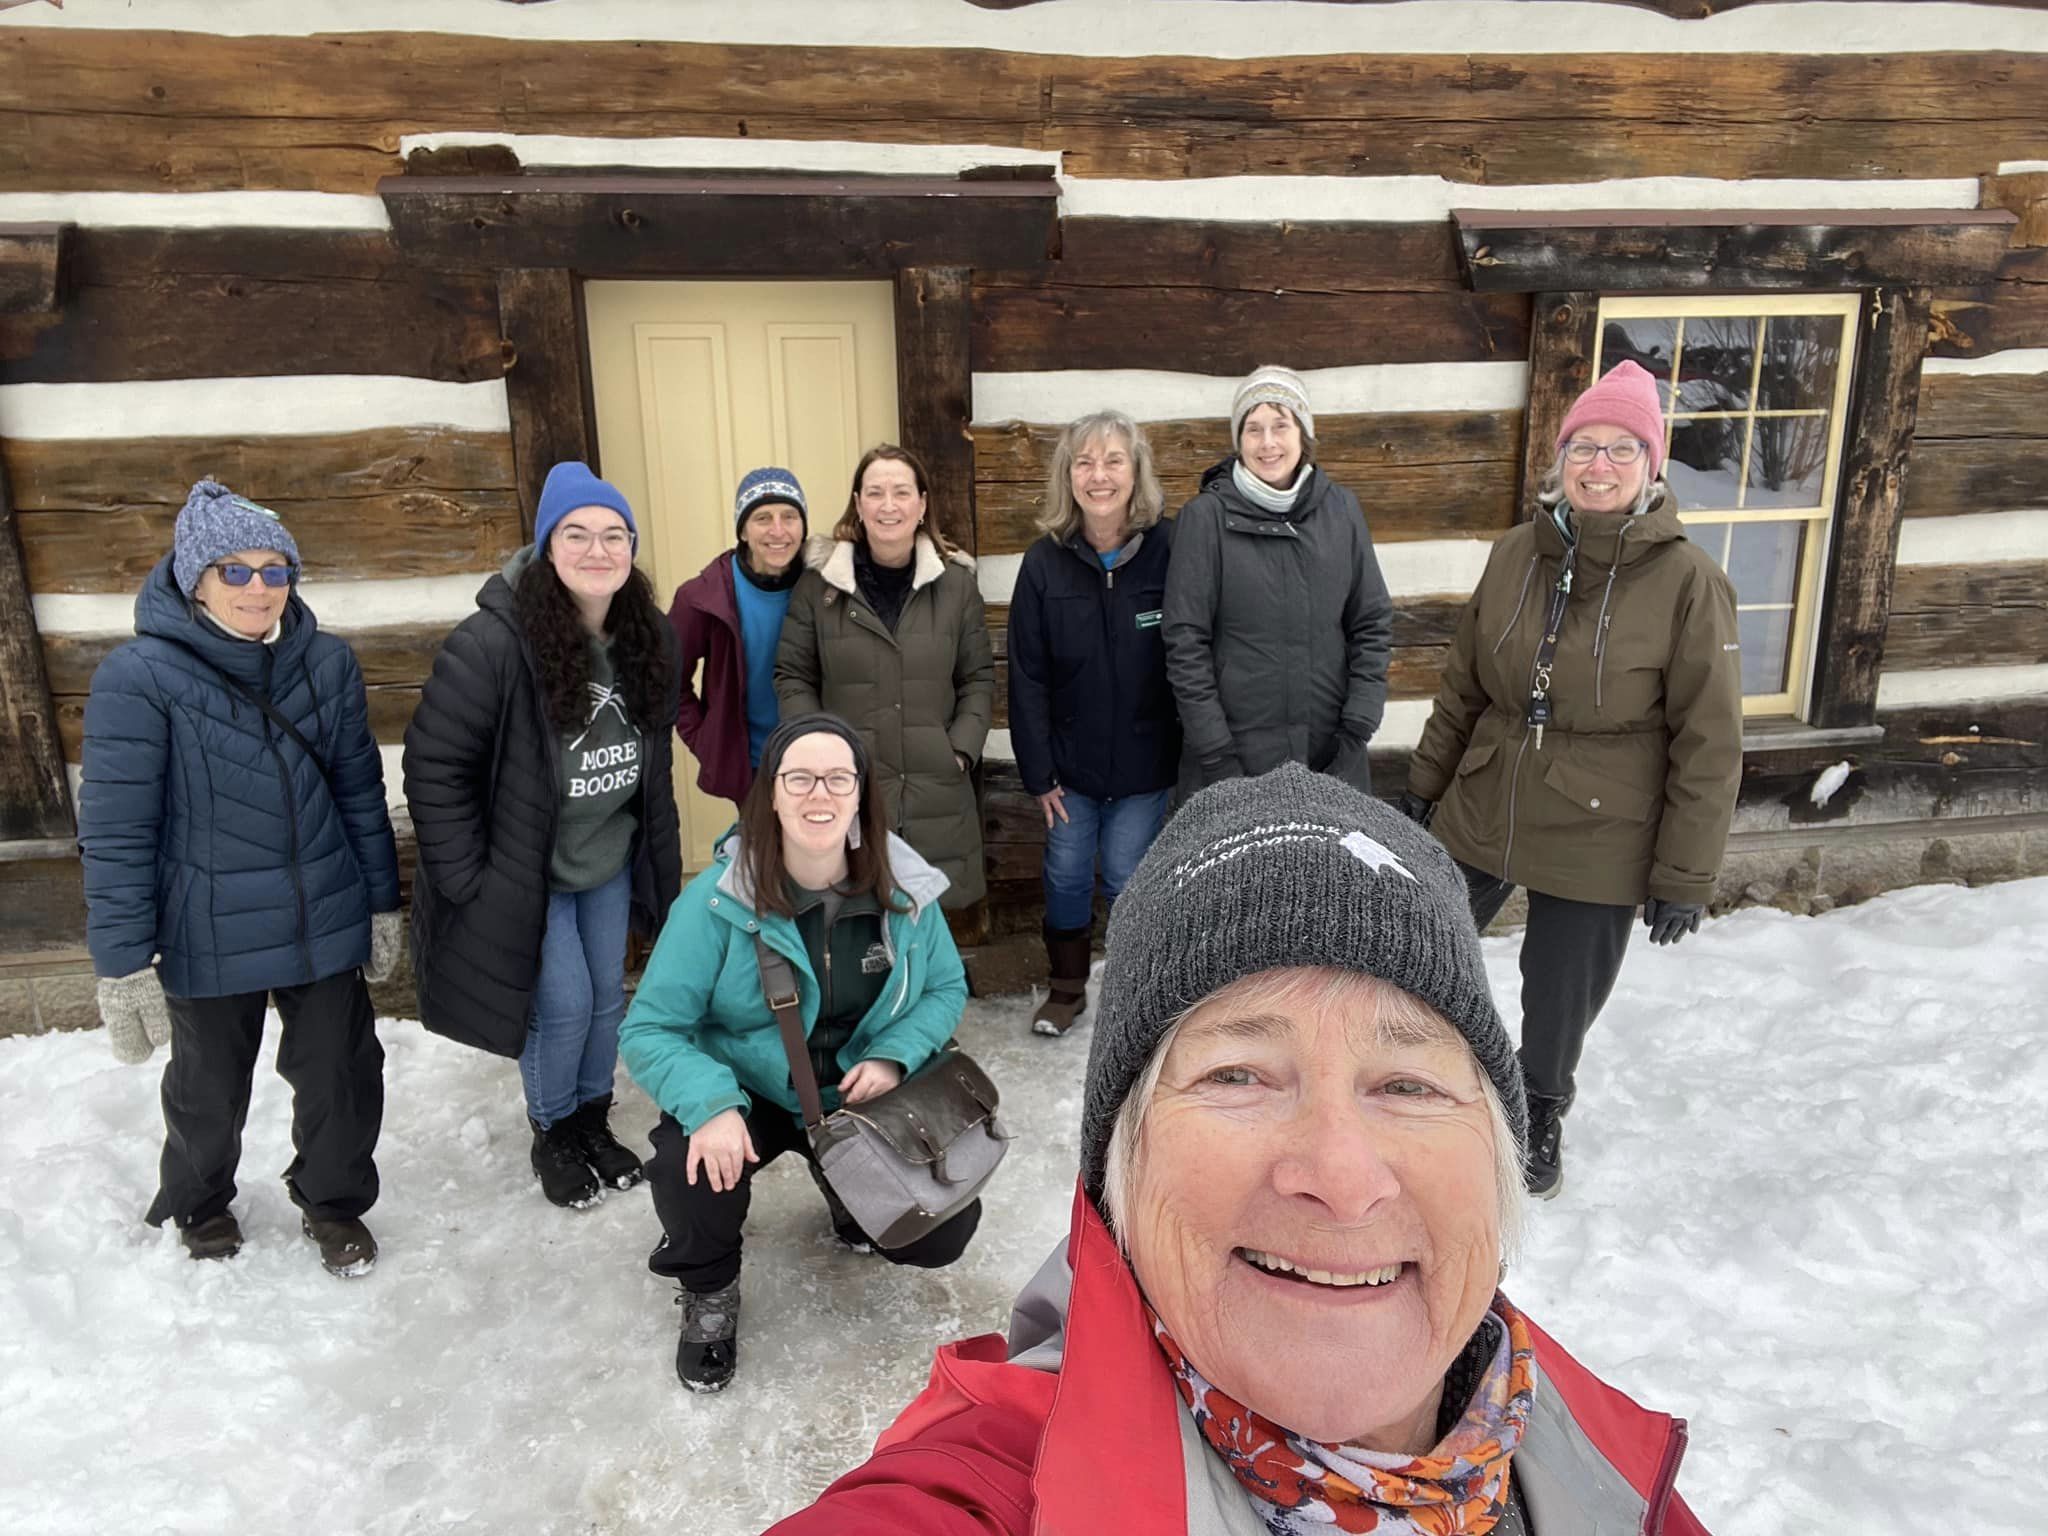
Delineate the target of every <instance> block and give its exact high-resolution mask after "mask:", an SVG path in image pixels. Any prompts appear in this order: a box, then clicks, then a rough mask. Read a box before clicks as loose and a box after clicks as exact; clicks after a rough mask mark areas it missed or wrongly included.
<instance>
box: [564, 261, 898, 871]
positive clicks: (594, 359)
mask: <svg viewBox="0 0 2048 1536" xmlns="http://www.w3.org/2000/svg"><path fill="white" fill-rule="evenodd" d="M583 292H584V305H585V311H586V317H587V320H588V324H589V331H590V373H591V387H592V392H593V394H594V395H595V397H596V406H597V433H598V452H599V455H600V458H601V459H602V462H603V467H604V473H605V476H606V478H607V479H609V480H611V481H612V483H613V484H615V485H617V486H618V487H619V489H620V490H622V491H624V492H625V494H626V498H627V500H629V501H630V502H632V504H633V511H634V515H635V517H636V519H637V520H638V523H639V526H640V563H641V564H642V565H643V566H645V567H646V568H647V571H648V574H649V576H650V577H652V578H653V581H654V587H655V591H656V593H657V594H658V595H659V596H660V598H661V601H662V603H663V605H664V606H666V605H667V604H668V603H669V602H670V600H671V599H672V598H673V597H674V596H675V590H676V588H677V587H678V586H680V585H681V584H682V583H683V582H685V581H687V580H688V579H689V578H690V577H692V576H694V575H696V574H697V572H699V571H701V570H702V569H703V568H704V567H705V565H706V564H707V563H708V562H709V561H710V560H711V559H712V558H713V557H714V556H716V555H717V554H718V553H719V552H720V551H721V550H728V549H731V548H732V546H733V542H734V538H733V518H732V498H733V492H734V490H735V489H736V488H737V486H738V484H739V479H740V476H742V475H744V474H745V473H746V472H747V471H748V470H750V469H755V468H758V467H759V466H761V465H763V464H779V465H783V466H786V467H787V468H789V469H793V470H795V471H796V475H797V478H798V479H799V480H800V481H801V482H802V483H803V488H804V495H805V497H806V498H807V499H808V500H809V502H810V526H811V532H812V533H813V534H820V533H829V532H830V531H831V529H832V525H833V524H834V523H835V522H837V521H838V519H839V514H840V512H841V511H842V510H843V509H844V507H845V505H846V495H847V487H848V485H849V484H850V482H851V479H852V476H853V466H854V465H855V464H856V463H857V462H858V461H859V459H860V456H861V454H862V453H864V452H865V451H866V450H867V449H868V448H870V447H872V446H873V445H874V444H876V443H879V442H888V441H893V440H894V439H895V437H896V431H897V419H896V321H895V301H894V289H893V287H892V285H891V284H889V283H872V282H870V283H748V282H690V283H684V282H631V283H629V282H612V283H589V284H586V285H585V287H584V290H583ZM676 807H677V809H678V810H679V811H680V812H681V813H682V822H683V858H684V861H685V864H686V866H687V867H688V868H690V869H701V868H702V867H703V866H704V865H705V864H706V863H708V862H709V861H710V857H711V847H712V843H713V842H714V841H715V840H716V839H717V838H718V836H719V835H720V834H721V833H723V832H724V831H725V829H726V828H727V827H729V826H730V825H731V824H732V822H733V818H734V811H733V807H732V806H731V804H729V803H728V802H726V801H724V800H714V799H712V798H711V797H710V796H708V795H705V794H703V793H702V792H701V791H699V790H698V788H697V762H696V759H695V758H693V757H692V756H690V754H689V751H688V749H687V748H685V747H684V746H683V744H682V743H681V742H680V741H678V742H677V743H676Z"/></svg>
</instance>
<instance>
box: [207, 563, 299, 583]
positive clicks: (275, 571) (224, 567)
mask: <svg viewBox="0 0 2048 1536" xmlns="http://www.w3.org/2000/svg"><path fill="white" fill-rule="evenodd" d="M211 569H213V570H214V571H217V572H218V573H219V574H220V579H221V580H222V581H224V582H226V583H227V584H228V585H229V586H231V587H246V586H247V585H249V578H250V577H252V576H261V577H262V578H263V585H265V586H266V587H271V588H277V587H288V586H290V585H291V584H292V577H293V576H295V575H296V574H298V567H297V566H294V565H244V564H242V562H241V561H239V560H218V561H215V562H214V564H213V566H212V567H211Z"/></svg>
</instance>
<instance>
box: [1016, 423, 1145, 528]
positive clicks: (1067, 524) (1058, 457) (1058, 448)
mask: <svg viewBox="0 0 2048 1536" xmlns="http://www.w3.org/2000/svg"><path fill="white" fill-rule="evenodd" d="M1113 437H1120V438H1122V439H1123V441H1124V446H1125V447H1127V448H1128V449H1130V452H1131V511H1130V529H1131V532H1133V533H1137V532H1138V531H1140V530H1141V529H1145V528H1150V527H1151V526H1152V525H1153V524H1155V523H1157V522H1158V521H1159V518H1160V514H1161V513H1163V512H1164V511H1165V510H1166V492H1165V491H1164V490H1162V489H1161V488H1160V485H1159V472H1158V470H1157V469H1156V468H1154V466H1153V463H1152V445H1151V444H1150V443H1148V442H1147V441H1146V440H1145V433H1144V430H1143V429H1142V428H1140V427H1139V425H1138V424H1137V423H1136V422H1135V421H1133V420H1131V418H1130V417H1128V416H1126V415H1125V414H1124V413H1123V412H1122V411H1096V412H1093V413H1092V414H1090V415H1087V416H1083V417H1081V418H1080V419H1079V420H1077V421H1073V422H1070V423H1069V424H1068V426H1067V429H1066V430H1065V431H1064V432H1062V433H1061V434H1060V440H1059V442H1057V443H1056V444H1054V445H1053V450H1052V468H1051V469H1050V470H1049V471H1047V473H1046V479H1045V511H1044V512H1042V513H1040V514H1039V518H1038V528H1039V531H1040V532H1041V533H1049V534H1051V535H1052V536H1053V537H1054V538H1055V539H1065V538H1066V537H1067V535H1068V534H1070V533H1072V532H1073V531H1074V530H1075V529H1076V528H1078V527H1080V526H1081V507H1080V504H1079V503H1078V502H1076V501H1075V500H1074V459H1075V458H1076V457H1077V456H1078V455H1079V453H1080V452H1081V450H1082V449H1083V448H1086V447H1087V446H1088V445H1089V444H1090V443H1094V442H1107V441H1108V440H1109V439H1110V438H1113Z"/></svg>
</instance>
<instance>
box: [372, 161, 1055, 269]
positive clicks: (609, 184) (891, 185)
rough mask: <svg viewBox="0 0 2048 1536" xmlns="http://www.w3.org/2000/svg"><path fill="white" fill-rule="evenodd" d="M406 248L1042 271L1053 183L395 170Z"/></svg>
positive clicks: (439, 252) (682, 265)
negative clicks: (455, 173) (435, 173)
mask: <svg viewBox="0 0 2048 1536" xmlns="http://www.w3.org/2000/svg"><path fill="white" fill-rule="evenodd" d="M377 191H378V194H379V195H380V196H381V197H382V198H383V199H384V206H385V208H386V209H387V210H388V211H389V213H390V216H391V228H392V236H393V239H394V240H395V241H396V242H397V244H398V246H399V248H400V249H401V250H402V251H403V252H404V253H405V255H406V256H407V258H408V259H410V260H412V261H415V262H418V263H419V264H421V265H423V266H428V267H434V268H444V269H458V270H459V269H474V268H486V269H489V268H506V267H524V268H540V267H557V268H569V269H571V270H574V271H576V272H578V273H581V274H582V275H584V276H588V277H814V278H830V277H887V276H891V275H893V274H894V273H897V272H899V271H903V270H905V269H907V268H912V267H1004V268H1012V269H1014V268H1018V267H1025V268H1030V267H1034V266H1039V265H1042V264H1044V263H1045V262H1047V261H1049V260H1051V259H1052V258H1053V257H1055V256H1057V255H1058V252H1059V188H1058V186H1057V184H1056V183H1054V182H1052V181H1050V180H1032V181H953V180H941V179H935V178H912V177H895V176H840V177H813V176H802V177H765V178H764V177H749V178H739V177H684V176H661V175H636V176H621V175H613V176H527V175H516V176H393V177H387V178H385V179H384V180H383V181H381V182H379V183H378V186H377Z"/></svg>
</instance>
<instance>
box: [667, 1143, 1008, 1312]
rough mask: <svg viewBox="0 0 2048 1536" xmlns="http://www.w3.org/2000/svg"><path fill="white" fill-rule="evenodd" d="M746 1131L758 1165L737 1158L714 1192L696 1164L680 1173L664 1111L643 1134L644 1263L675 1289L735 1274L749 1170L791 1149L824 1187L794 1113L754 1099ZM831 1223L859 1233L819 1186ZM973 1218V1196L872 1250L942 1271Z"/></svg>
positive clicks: (727, 1280) (963, 1246)
mask: <svg viewBox="0 0 2048 1536" xmlns="http://www.w3.org/2000/svg"><path fill="white" fill-rule="evenodd" d="M747 1135H748V1136H749V1137H750V1138H751V1139H752V1141H753V1143H754V1151H755V1152H757V1153H758V1154H759V1155H760V1158H761V1160H760V1162H758V1163H745V1162H743V1163H741V1164H740V1181H739V1183H738V1184H737V1185H735V1186H734V1187H733V1188H731V1189H727V1190H714V1189H713V1188H712V1187H711V1180H710V1179H709V1178H708V1177H706V1176H705V1173H704V1170H703V1169H702V1168H699V1169H698V1170H697V1182H696V1183H695V1184H692V1183H690V1182H689V1181H688V1180H687V1179H686V1178H684V1176H683V1170H684V1169H685V1168H686V1167H687V1166H688V1159H689V1155H690V1138H689V1136H688V1134H687V1133H685V1132H684V1130H683V1128H682V1126H680V1125H678V1124H677V1123H676V1121H675V1119H674V1118H673V1117H672V1116H669V1115H666V1114H664V1115H663V1116H662V1117H661V1123H660V1124H658V1125H657V1126H655V1128H654V1132H653V1134H652V1135H651V1136H650V1137H649V1138H648V1139H649V1140H650V1141H652V1142H653V1144H654V1157H653V1158H652V1160H651V1161H649V1163H648V1164H647V1184H648V1187H649V1188H650V1189H651V1190H652V1191H653V1192H654V1210H655V1214H656V1215H658V1216H659V1217H660V1218H661V1232H662V1237H661V1242H660V1243H659V1244H657V1245H656V1247H655V1250H654V1252H653V1253H652V1254H650V1255H648V1259H647V1267H648V1268H649V1269H651V1270H653V1271H654V1272H655V1273H656V1274H657V1275H664V1276H667V1277H668V1278H670V1279H673V1280H680V1281H681V1282H682V1285H683V1289H684V1290H686V1291H696V1292H697V1293H699V1294H700V1295H701V1294H704V1293H706V1292H710V1291H716V1290H720V1289H722V1288H723V1287H725V1286H728V1285H730V1284H732V1282H733V1281H734V1280H736V1279H738V1278H739V1273H740V1246H741V1229H742V1228H743V1227H744V1226H745V1225H746V1221H747V1207H748V1206H749V1205H750V1204H751V1203H752V1201H753V1183H754V1175H755V1174H756V1173H758V1172H759V1171H760V1170H761V1169H763V1168H766V1167H767V1166H768V1165H769V1164H770V1163H772V1162H774V1161H775V1159H776V1158H778V1157H780V1156H781V1155H782V1154H783V1153H785V1152H795V1153H797V1154H798V1155H799V1156H801V1157H802V1158H803V1159H804V1161H805V1162H807V1163H810V1164H812V1177H813V1178H814V1179H816V1180H817V1181H818V1187H819V1188H820V1189H821V1190H824V1189H825V1185H824V1181H823V1178H822V1176H821V1175H819V1174H818V1172H817V1169H816V1159H815V1158H814V1157H813V1155H812V1153H811V1143H810V1138H809V1137H808V1136H806V1135H805V1134H804V1128H803V1127H802V1126H801V1125H799V1124H798V1123H797V1120H796V1117H795V1116H794V1115H792V1114H791V1113H790V1112H789V1111H788V1110H786V1109H783V1108H781V1107H780V1106H779V1105H775V1104H756V1105H755V1106H754V1108H753V1110H752V1112H751V1113H749V1114H748V1116H747ZM825 1194H826V1202H827V1205H828V1208H830V1209H831V1210H832V1216H833V1224H834V1225H835V1226H837V1227H839V1228H840V1229H841V1230H842V1231H843V1232H845V1233H846V1235H848V1236H849V1237H850V1236H852V1235H853V1234H854V1233H857V1232H859V1230H860V1229H859V1228H858V1227H856V1226H854V1225H853V1222H852V1219H851V1218H850V1217H848V1216H847V1215H846V1214H845V1212H844V1211H843V1210H841V1209H839V1208H838V1202H837V1201H835V1200H833V1199H832V1197H831V1192H830V1191H829V1190H826V1191H825ZM980 1223H981V1202H980V1201H979V1200H977V1201H975V1202H974V1203H973V1204H972V1205H970V1206H968V1207H967V1209H966V1210H964V1211H962V1212H961V1213H960V1214H959V1215H958V1216H955V1217H954V1218H953V1219H952V1220H951V1221H949V1222H947V1223H946V1224H945V1225H943V1226H940V1227H935V1228H933V1229H932V1230H931V1231H930V1232H927V1233H926V1234H925V1235H924V1236H923V1237H921V1238H919V1239H918V1240H917V1241H916V1242H914V1243H910V1244H907V1245H905V1246H904V1247H901V1248H895V1249H889V1248H877V1249H876V1252H878V1253H880V1254H881V1255H882V1257H883V1258H885V1259H887V1260H888V1261H889V1262H890V1263H891V1264H908V1265H910V1266H912V1267H913V1268H916V1269H943V1268H945V1267H946V1266H947V1265H948V1264H950V1263H952V1262H953V1261H954V1260H955V1259H957V1258H959V1257H960V1255H961V1254H963V1253H965V1252H966V1251H967V1244H968V1242H969V1241H970V1240H972V1238H973V1237H974V1229H975V1228H976V1227H977V1226H979V1225H980Z"/></svg>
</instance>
